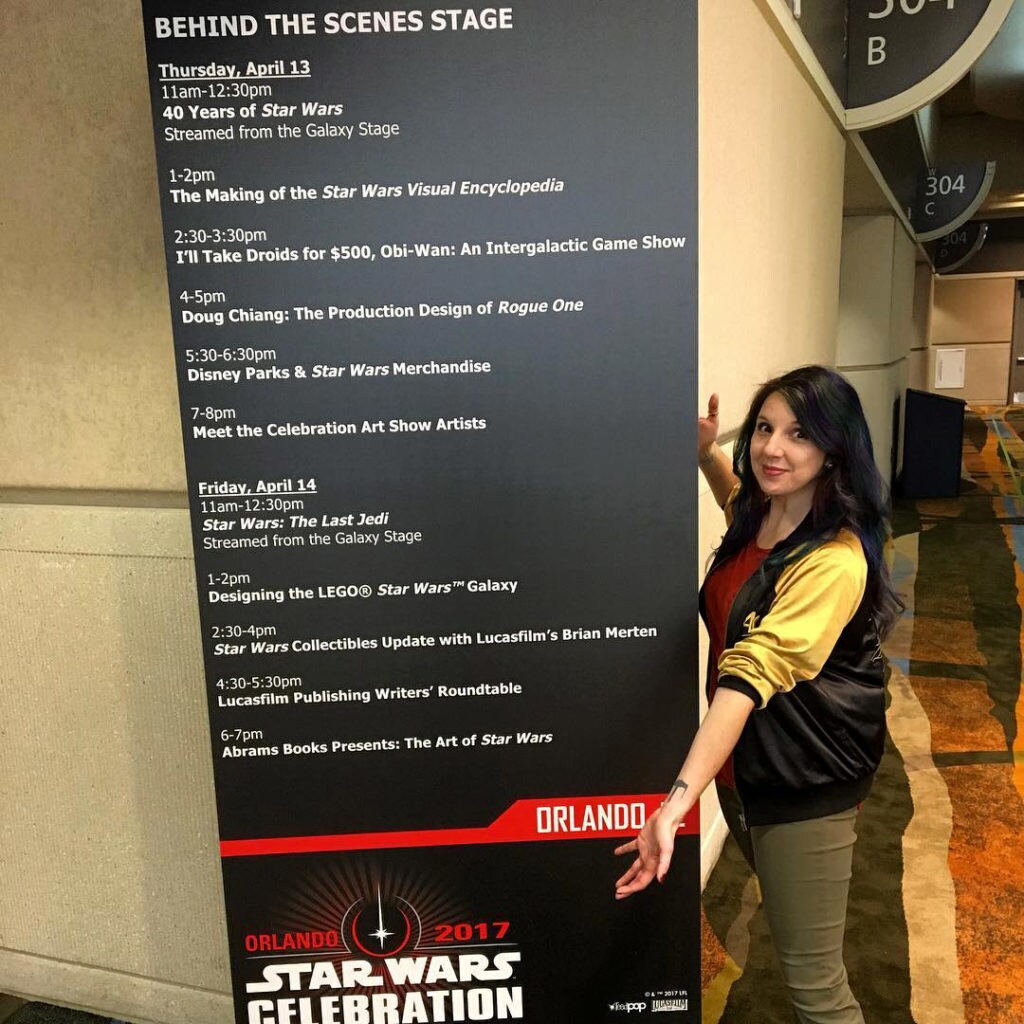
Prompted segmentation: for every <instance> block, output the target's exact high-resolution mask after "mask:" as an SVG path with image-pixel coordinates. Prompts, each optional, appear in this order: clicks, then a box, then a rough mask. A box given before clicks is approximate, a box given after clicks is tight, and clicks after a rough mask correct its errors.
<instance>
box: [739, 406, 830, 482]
mask: <svg viewBox="0 0 1024 1024" xmlns="http://www.w3.org/2000/svg"><path fill="white" fill-rule="evenodd" d="M750 465H751V468H752V469H753V471H754V477H755V478H756V480H757V482H758V484H759V485H760V487H761V490H762V491H764V493H765V494H766V495H767V496H768V497H769V498H783V497H785V498H792V497H794V496H804V495H806V496H807V497H808V498H811V497H813V496H814V488H815V487H816V486H817V482H818V476H819V475H820V474H821V469H822V466H824V465H825V453H824V452H823V451H822V450H821V449H820V448H819V447H818V446H817V445H816V444H815V443H814V442H813V441H811V440H810V438H808V437H806V436H805V435H804V432H803V430H802V429H801V428H800V424H799V423H797V421H796V417H795V416H794V415H793V410H792V409H790V407H789V404H788V403H787V402H786V400H785V399H784V398H783V397H782V396H781V395H780V394H779V393H778V392H777V391H776V392H772V394H770V395H769V396H768V397H767V398H766V399H765V400H764V405H762V406H761V411H760V412H759V413H758V414H757V424H756V425H755V427H754V434H753V437H751V439H750Z"/></svg>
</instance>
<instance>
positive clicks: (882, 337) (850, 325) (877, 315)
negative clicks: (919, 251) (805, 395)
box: [836, 216, 896, 367]
mask: <svg viewBox="0 0 1024 1024" xmlns="http://www.w3.org/2000/svg"><path fill="white" fill-rule="evenodd" d="M895 225H896V218H895V217H890V216H881V217H845V218H844V219H843V241H842V266H841V269H840V276H839V325H838V331H837V334H836V339H837V340H836V365H838V366H841V367H842V366H873V365H876V364H878V363H889V362H891V361H892V360H893V358H894V356H893V354H892V342H891V333H890V332H891V326H892V289H893V281H894V273H893V271H894V268H893V237H894V232H895V230H896V226H895Z"/></svg>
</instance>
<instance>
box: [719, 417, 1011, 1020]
mask: <svg viewBox="0 0 1024 1024" xmlns="http://www.w3.org/2000/svg"><path fill="white" fill-rule="evenodd" d="M1022 437H1024V408H1022V407H1020V406H1010V407H1007V408H1003V407H998V408H986V407H979V408H975V409H970V410H968V414H967V421H966V423H965V430H964V450H963V477H964V481H963V485H962V489H961V496H960V497H959V498H949V499H928V500H920V499H919V500H916V501H912V500H906V501H902V502H899V503H897V508H896V511H895V515H894V522H893V530H894V534H895V544H894V548H895V558H894V567H893V573H894V578H895V580H896V582H897V586H898V588H899V590H900V592H901V594H902V595H903V598H904V600H905V601H906V604H907V610H906V612H905V614H904V616H903V618H902V619H901V621H900V622H899V623H898V625H897V626H896V628H895V630H894V631H893V633H892V635H891V636H890V637H889V639H888V641H887V642H886V653H887V654H888V657H889V662H890V667H891V677H890V680H889V710H888V718H889V734H890V736H889V740H888V743H887V748H886V754H885V758H884V760H883V762H882V766H881V768H880V770H879V773H878V777H877V781H876V783H875V787H874V789H873V791H872V794H871V796H870V798H869V799H868V801H867V802H866V804H865V805H864V808H863V810H862V811H861V815H860V818H859V820H858V828H857V830H858V834H859V840H858V843H857V846H856V848H855V857H854V878H853V883H852V887H851V891H850V909H849V922H848V928H847V936H846V959H847V966H848V968H849V973H850V984H851V986H852V987H853V990H854V993H855V994H856V995H857V997H858V999H860V1001H861V1004H862V1006H863V1008H864V1016H865V1020H866V1021H867V1024H911V1022H913V1024H1020V1022H1024V923H1022V922H1024V870H1022V868H1024V729H1022V728H1021V726H1022V725H1024V698H1022V688H1021V666H1022V645H1024V632H1022V629H1021V623H1022V609H1024V498H1022V496H1021V494H1022V487H1024V479H1022V478H1024V440H1022ZM704 913H705V920H704V922H703V931H704V940H705V942H704V953H703V962H702V966H703V985H704V1001H705V1008H704V1016H703V1024H791V1021H792V1016H791V1012H790V1010H789V1005H788V999H787V997H786V995H785V991H784V988H783V984H782V978H781V974H780V973H779V969H778V966H777V964H776V961H775V958H774V954H773V952H772V949H771V943H770V940H769V938H768V933H767V927H766V925H765V921H764V914H763V912H762V911H761V910H760V909H759V908H758V898H757V888H756V881H755V880H754V879H753V878H752V877H751V874H750V871H749V869H748V868H747V866H746V864H745V862H744V861H743V858H742V857H741V856H740V854H739V851H738V849H737V847H736V844H735V843H734V842H733V841H732V840H731V839H730V840H729V841H728V842H727V844H726V848H725V851H724V853H723V856H722V859H721V860H720V862H719V864H718V866H717V867H716V868H715V870H714V872H713V874H712V876H711V879H710V881H709V883H708V887H707V890H706V892H705V897H704Z"/></svg>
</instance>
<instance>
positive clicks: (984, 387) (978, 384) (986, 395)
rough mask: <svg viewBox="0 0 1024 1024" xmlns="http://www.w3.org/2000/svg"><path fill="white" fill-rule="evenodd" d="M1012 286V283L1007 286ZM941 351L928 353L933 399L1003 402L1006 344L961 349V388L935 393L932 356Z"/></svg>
mask: <svg viewBox="0 0 1024 1024" xmlns="http://www.w3.org/2000/svg"><path fill="white" fill-rule="evenodd" d="M1011 283H1012V282H1011ZM942 347H959V346H936V347H935V348H932V349H929V352H928V354H929V357H930V358H929V360H928V390H929V391H934V392H935V394H937V395H948V396H949V397H950V398H962V399H964V401H967V402H978V403H980V404H1000V403H1002V402H1005V401H1006V396H1007V393H1008V392H1009V389H1010V343H1009V342H1006V343H1003V344H1000V343H997V344H989V345H983V344H974V345H967V346H965V347H966V349H967V352H966V356H965V359H964V387H962V388H943V389H942V390H941V391H937V390H936V389H935V387H934V384H935V352H936V350H937V349H938V348H942Z"/></svg>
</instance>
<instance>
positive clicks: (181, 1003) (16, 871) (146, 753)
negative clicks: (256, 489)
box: [0, 505, 228, 1024]
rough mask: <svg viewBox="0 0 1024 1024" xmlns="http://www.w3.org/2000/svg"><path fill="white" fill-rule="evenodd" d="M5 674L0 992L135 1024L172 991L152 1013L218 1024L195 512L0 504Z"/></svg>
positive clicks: (220, 983)
mask: <svg viewBox="0 0 1024 1024" xmlns="http://www.w3.org/2000/svg"><path fill="white" fill-rule="evenodd" d="M0 665H2V666H3V669H2V672H3V696H4V722H3V743H2V744H0V807H2V808H3V819H4V827H3V829H2V830H0V990H4V989H6V990H8V991H10V990H12V989H13V990H15V991H18V992H19V993H23V994H27V995H40V996H44V997H46V998H49V999H56V1000H58V1001H66V1002H72V1003H77V1004H78V1005H88V1006H93V1007H96V1008H99V1009H102V1010H104V1011H105V1012H107V1013H115V1014H120V1013H121V1012H124V1013H125V1014H126V1015H134V1016H144V1014H143V1013H142V1010H143V1009H145V1007H146V1004H147V1002H148V1001H152V1005H151V1006H150V1007H149V1009H150V1010H151V1011H155V1010H156V1009H158V1008H159V1007H160V1005H161V1004H163V1005H168V1004H167V998H168V993H169V992H172V991H173V992H175V993H177V995H176V997H175V998H176V1000H177V1002H175V1003H174V1005H175V1006H176V1009H175V1014H176V1015H174V1016H170V1017H168V1016H155V1017H154V1018H153V1019H155V1020H158V1021H162V1022H164V1024H212V1021H211V1019H210V1017H209V1011H210V1008H211V1006H217V1005H221V1004H222V1003H223V1004H224V1005H226V1003H224V1001H223V993H225V992H226V991H227V985H228V973H227V972H228V967H227V949H226V941H225V934H226V933H225V925H224V916H223V910H222V906H223V903H222V895H221V883H220V871H219V865H218V858H217V843H216V837H217V827H216V816H215V810H214V800H213V785H212V775H211V764H210V750H209V737H208V729H207V724H206V701H205V690H204V686H203V668H202V659H201V651H200V644H199V624H198V616H197V611H196V600H195V583H194V574H193V568H192V560H191V539H190V536H189V531H188V518H187V514H186V513H185V512H180V511H166V510H142V509H135V510H121V509H91V508H65V507H52V506H51V507H40V506H17V505H8V506H0ZM57 965H60V969H59V970H58V969H57ZM51 966H52V968H53V969H52V970H51V969H49V968H50V967H51ZM33 979H35V983H38V984H39V985H40V986H41V987H40V988H38V989H35V990H32V989H31V988H30V987H29V985H31V984H32V983H33ZM186 990H188V991H186ZM200 1011H202V1013H203V1014H206V1016H205V1017H204V1016H202V1015H201V1014H200ZM223 1019H227V1018H223Z"/></svg>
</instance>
